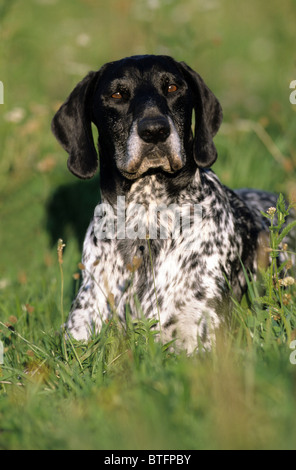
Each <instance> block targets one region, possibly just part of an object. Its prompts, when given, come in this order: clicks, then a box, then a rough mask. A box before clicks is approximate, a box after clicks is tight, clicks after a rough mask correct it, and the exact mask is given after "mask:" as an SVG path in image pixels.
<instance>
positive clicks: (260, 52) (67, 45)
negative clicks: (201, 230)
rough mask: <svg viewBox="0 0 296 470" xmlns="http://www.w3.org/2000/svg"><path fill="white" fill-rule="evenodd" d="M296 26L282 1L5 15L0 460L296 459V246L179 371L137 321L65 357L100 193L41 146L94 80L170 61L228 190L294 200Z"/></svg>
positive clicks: (58, 153) (196, 0) (127, 0)
mask: <svg viewBox="0 0 296 470" xmlns="http://www.w3.org/2000/svg"><path fill="white" fill-rule="evenodd" d="M295 13H296V6H295V3H294V1H293V0H282V1H281V2H280V4H279V2H277V1H276V0H270V1H269V2H264V4H263V2H257V1H255V0H250V1H248V2H243V1H237V2H233V1H231V0H208V1H206V0H182V1H181V0H109V1H108V2H106V1H105V0H104V1H103V0H102V1H101V0H74V1H73V0H71V1H70V0H27V1H26V2H22V1H21V0H1V1H0V49H1V54H0V81H1V82H2V83H3V89H4V100H3V101H4V103H3V104H0V123H1V125H0V221H1V222H0V341H1V343H0V345H2V346H3V360H1V362H2V364H0V449H99V450H107V449H133V450H141V449H155V450H162V449H171V450H178V449H183V450H199V449H223V450H224V449H239V450H241V449H295V448H296V421H295V411H296V364H295V362H296V361H295V354H294V353H295V351H294V349H295V346H294V345H293V341H294V340H295V339H296V304H295V302H296V281H295V277H296V274H295V271H296V266H293V263H287V264H286V265H284V266H281V267H280V269H278V268H277V266H276V263H275V260H276V256H277V253H278V251H279V250H283V249H284V250H286V251H287V252H288V253H291V259H292V254H293V252H294V253H295V247H293V246H287V247H286V246H283V245H282V235H281V234H282V233H283V227H282V225H281V223H280V224H279V225H275V224H274V227H273V230H272V231H271V248H272V251H271V256H272V259H273V262H272V265H271V267H270V268H269V269H268V270H266V271H265V272H262V275H261V277H260V279H259V280H258V281H256V282H255V281H253V280H252V279H249V288H248V293H247V295H246V296H245V298H244V299H243V301H242V303H241V304H238V303H237V302H236V300H235V299H233V303H234V310H233V322H232V323H233V324H232V326H231V328H230V329H229V330H228V331H223V332H221V334H219V335H218V337H217V344H216V345H215V347H214V348H213V350H212V351H211V352H208V353H203V354H197V355H192V356H190V357H188V356H186V354H183V353H181V354H174V353H173V352H172V351H171V350H170V349H169V348H166V347H165V346H163V345H161V344H160V343H158V342H157V341H155V337H154V333H153V331H154V330H153V329H151V323H149V322H148V321H145V320H144V319H143V320H141V321H139V322H137V323H136V324H133V323H132V322H131V321H130V320H128V321H127V324H126V326H125V328H124V329H122V328H121V327H120V326H119V324H118V322H117V320H116V318H114V319H113V321H112V322H109V323H108V324H106V325H105V326H104V329H103V331H102V332H101V333H100V334H99V335H98V336H97V337H95V338H93V339H92V341H91V342H90V343H89V344H87V345H85V344H82V343H77V342H67V343H66V342H65V341H64V339H63V336H62V335H61V329H60V325H61V323H62V322H63V320H64V318H65V317H66V315H67V312H68V311H69V308H70V305H71V300H72V299H73V296H74V294H75V292H76V291H77V288H78V285H79V276H80V271H79V265H78V263H79V261H80V254H81V244H82V241H83V237H84V233H85V230H86V228H87V224H88V222H89V220H90V218H91V215H92V212H93V209H94V207H95V205H96V203H97V201H98V199H99V187H98V178H97V177H95V178H94V179H93V180H90V181H79V180H77V179H76V178H75V177H74V176H73V175H71V174H70V173H69V172H68V170H67V167H66V157H67V156H66V154H65V153H64V151H63V150H62V149H61V147H60V146H59V145H58V143H57V142H56V141H55V139H54V137H53V135H52V134H51V130H50V122H51V119H52V117H53V115H54V113H55V110H56V109H57V108H58V106H59V105H60V104H61V103H62V102H63V100H64V99H65V98H66V97H67V96H68V95H69V93H70V91H71V90H72V89H73V87H74V86H75V85H76V83H77V82H78V81H79V80H81V79H82V78H83V77H84V76H85V75H86V73H87V72H88V71H89V70H97V69H99V67H100V66H101V65H103V64H104V63H105V62H109V61H111V60H116V59H119V58H121V57H124V56H129V55H134V54H146V53H153V54H168V55H171V56H173V57H175V58H176V59H177V60H184V61H186V62H187V63H188V64H189V65H190V66H191V67H192V68H194V69H196V70H197V71H198V72H199V73H200V74H201V76H202V77H203V78H204V79H205V81H206V83H207V84H208V85H209V86H210V88H211V89H212V90H213V91H214V93H215V94H216V96H217V97H218V98H219V100H220V102H221V104H222V107H223V110H224V124H223V125H222V127H221V131H220V132H219V134H218V135H217V137H216V138H215V143H216V146H217V149H218V154H219V158H218V160H217V162H216V163H215V165H214V167H213V170H214V171H215V172H216V173H217V174H218V176H219V177H220V179H221V180H222V181H223V183H224V184H226V185H228V186H229V187H231V188H238V187H257V188H260V189H264V190H270V191H275V192H278V193H279V194H280V193H282V194H283V195H284V198H285V200H286V201H287V204H289V202H293V200H294V201H296V133H295V120H296V105H295V104H293V103H291V102H290V100H289V97H290V94H291V92H292V90H291V89H290V88H289V85H290V83H291V82H292V81H293V80H295V79H296V54H295ZM0 101H1V100H0ZM277 213H278V215H279V218H280V220H284V219H285V217H286V215H287V211H286V209H285V207H284V204H283V202H281V200H280V201H279V203H278V207H277ZM269 217H271V218H272V214H271V215H269ZM59 239H62V240H63V243H64V244H65V245H66V246H65V247H64V250H63V252H61V251H60V252H59V253H58V240H59ZM246 276H248V273H246ZM280 276H282V277H283V278H284V280H285V279H286V281H285V282H283V281H281V280H280ZM287 279H288V280H287ZM285 284H286V285H285ZM291 343H292V347H291ZM294 344H295V343H294ZM0 353H1V349H0ZM0 358H1V355H0Z"/></svg>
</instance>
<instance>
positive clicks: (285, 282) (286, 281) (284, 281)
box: [279, 276, 295, 287]
mask: <svg viewBox="0 0 296 470" xmlns="http://www.w3.org/2000/svg"><path fill="white" fill-rule="evenodd" d="M294 282H295V279H294V278H293V277H292V276H287V277H284V279H280V280H279V284H280V286H283V287H288V286H293V284H294Z"/></svg>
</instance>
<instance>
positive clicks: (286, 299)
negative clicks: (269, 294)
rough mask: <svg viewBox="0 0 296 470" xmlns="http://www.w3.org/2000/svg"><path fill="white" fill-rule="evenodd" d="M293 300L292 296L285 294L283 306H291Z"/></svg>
mask: <svg viewBox="0 0 296 470" xmlns="http://www.w3.org/2000/svg"><path fill="white" fill-rule="evenodd" d="M291 299H292V296H291V294H284V296H283V304H284V305H286V306H287V305H289V304H290V302H291Z"/></svg>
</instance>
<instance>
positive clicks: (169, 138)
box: [52, 55, 277, 352]
mask: <svg viewBox="0 0 296 470" xmlns="http://www.w3.org/2000/svg"><path fill="white" fill-rule="evenodd" d="M193 111H194V113H195V131H194V133H193V132H192V114H193ZM221 121H222V109H221V106H220V104H219V102H218V100H217V98H216V97H215V96H214V94H213V93H212V92H211V91H210V90H209V88H208V87H207V86H206V84H205V83H204V81H203V80H202V78H201V77H200V75H198V74H197V73H196V72H194V71H193V70H192V69H191V68H190V67H188V66H187V65H186V64H185V63H183V62H176V61H175V60H174V59H172V58H170V57H167V56H149V55H148V56H134V57H129V58H125V59H122V60H119V61H116V62H112V63H108V64H106V65H104V66H103V67H102V68H101V69H100V70H99V71H97V72H90V73H89V74H88V75H87V76H86V77H85V78H84V79H83V80H82V81H81V82H80V83H79V84H78V85H77V86H76V88H75V89H74V90H73V92H72V93H71V94H70V96H69V97H68V99H67V100H66V102H65V103H64V104H63V105H62V106H61V108H60V109H59V111H58V112H57V114H56V115H55V117H54V119H53V123H52V129H53V132H54V134H55V136H56V137H57V139H58V140H59V141H60V143H61V144H62V146H63V147H64V149H65V150H66V151H67V152H68V154H69V158H68V167H69V169H70V171H71V172H72V173H74V174H75V175H77V176H78V177H80V178H90V177H92V176H93V175H94V174H95V172H96V169H97V165H98V160H97V151H96V149H95V145H94V142H93V137H92V132H91V123H94V124H95V125H96V126H97V128H98V132H99V144H98V145H99V155H100V158H99V160H100V180H101V204H103V205H101V206H100V205H99V206H98V207H97V208H96V209H97V210H96V211H95V217H94V219H93V220H92V221H91V223H90V226H89V228H88V231H87V234H86V237H85V241H84V247H83V257H82V263H83V265H84V269H83V271H82V273H83V279H82V284H81V287H80V290H79V292H78V295H77V297H76V299H75V300H74V302H73V305H72V308H71V312H70V315H69V318H68V321H67V324H66V328H67V330H68V332H69V333H70V334H71V335H72V336H73V337H74V338H76V339H78V340H87V339H88V338H89V337H90V335H91V334H93V333H95V332H97V331H99V330H100V328H101V325H102V322H105V321H107V320H108V318H109V317H110V316H111V315H113V314H114V312H116V313H117V314H118V315H119V317H120V318H121V319H123V320H124V318H125V312H126V306H127V305H128V306H129V310H130V311H131V312H132V315H134V317H137V316H140V315H142V314H144V315H145V316H146V317H147V318H155V319H156V320H159V321H160V325H159V326H160V329H161V336H162V340H163V341H165V342H167V341H170V340H171V339H175V340H176V347H180V348H184V349H186V350H187V351H188V352H192V351H194V350H195V349H196V348H197V345H198V344H202V345H203V347H204V348H208V347H210V345H211V343H212V341H213V336H214V332H215V330H216V329H217V328H218V327H219V326H220V325H222V324H225V322H227V321H228V320H229V318H230V316H231V300H230V293H231V295H234V296H236V298H238V299H240V298H241V297H242V295H243V294H244V292H245V290H246V281H245V277H244V274H243V270H242V264H243V265H244V266H245V268H246V270H249V271H250V272H252V273H255V272H256V269H257V261H258V250H260V245H261V244H263V242H262V240H263V241H264V236H263V237H262V234H263V235H264V234H266V233H267V232H268V226H267V219H265V218H264V217H262V216H261V213H260V210H264V211H266V210H267V209H268V208H269V207H270V206H275V204H276V199H277V198H276V197H275V196H274V195H271V194H268V193H265V192H260V191H252V190H244V191H241V192H240V191H236V192H234V191H231V190H230V189H228V188H227V187H225V186H223V185H222V184H221V183H220V181H219V179H218V178H217V176H216V175H215V174H214V173H213V172H212V171H211V170H210V169H209V168H210V167H211V165H212V164H213V163H214V162H215V160H216V157H217V153H216V149H215V146H214V143H213V137H214V135H215V134H216V132H217V131H218V129H219V126H220V124H221ZM118 196H124V198H125V204H126V222H127V223H128V222H130V223H132V217H134V216H135V213H134V212H133V211H131V212H130V215H129V208H130V207H132V205H133V204H140V205H141V207H144V208H145V209H147V211H146V212H145V215H144V216H143V217H142V219H141V222H140V223H142V224H143V226H144V227H145V228H146V229H147V228H148V225H149V222H150V221H149V207H151V205H153V204H156V205H157V206H158V205H162V206H163V207H168V208H169V207H172V206H171V204H175V205H176V207H178V208H179V207H183V206H184V205H186V204H189V205H192V207H195V206H198V207H199V208H201V214H202V216H201V219H200V221H199V225H198V227H195V229H194V230H193V231H192V233H189V235H188V234H187V236H186V237H185V236H184V234H182V232H180V234H179V237H178V238H172V237H168V238H166V239H161V238H160V237H158V238H156V239H150V240H148V239H147V231H146V236H144V237H142V238H141V239H139V238H135V239H132V238H118V237H115V238H113V239H110V238H106V239H99V237H98V236H97V232H96V227H97V224H101V226H102V223H103V225H104V224H105V225H106V224H109V223H110V218H114V221H111V222H112V223H113V222H114V226H116V223H117V220H116V216H117V202H118V199H117V198H118ZM105 206H106V207H107V206H109V207H111V208H112V211H111V215H110V214H109V213H108V214H107V215H106V211H105V209H104V207H105ZM173 207H175V206H173ZM168 210H169V209H168ZM129 217H130V218H131V219H130V220H129ZM169 217H170V215H169V214H168V220H170V218H169ZM192 217H193V211H191V212H190V218H192ZM156 224H158V225H159V220H158V221H157V222H156ZM158 228H159V227H158ZM188 238H189V242H190V243H189V245H188ZM188 246H189V248H188Z"/></svg>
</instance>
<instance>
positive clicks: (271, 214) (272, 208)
mask: <svg viewBox="0 0 296 470" xmlns="http://www.w3.org/2000/svg"><path fill="white" fill-rule="evenodd" d="M275 213H276V208H275V207H270V208H269V209H268V211H267V214H268V215H270V217H273V216H274V214H275Z"/></svg>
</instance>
